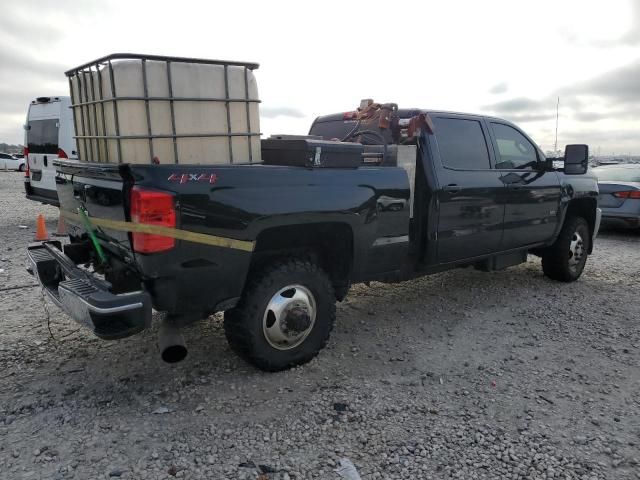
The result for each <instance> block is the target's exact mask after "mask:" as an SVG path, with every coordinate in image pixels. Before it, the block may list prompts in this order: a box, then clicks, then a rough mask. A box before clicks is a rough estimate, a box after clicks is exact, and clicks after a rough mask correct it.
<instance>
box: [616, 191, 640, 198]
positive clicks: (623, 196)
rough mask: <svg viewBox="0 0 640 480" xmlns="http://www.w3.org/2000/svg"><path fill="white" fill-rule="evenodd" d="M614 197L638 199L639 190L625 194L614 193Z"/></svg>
mask: <svg viewBox="0 0 640 480" xmlns="http://www.w3.org/2000/svg"><path fill="white" fill-rule="evenodd" d="M613 196H614V197H617V198H635V199H640V190H630V191H627V192H614V193H613Z"/></svg>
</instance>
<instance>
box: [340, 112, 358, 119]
mask: <svg viewBox="0 0 640 480" xmlns="http://www.w3.org/2000/svg"><path fill="white" fill-rule="evenodd" d="M342 118H343V120H355V119H356V118H358V112H344V113H343V114H342Z"/></svg>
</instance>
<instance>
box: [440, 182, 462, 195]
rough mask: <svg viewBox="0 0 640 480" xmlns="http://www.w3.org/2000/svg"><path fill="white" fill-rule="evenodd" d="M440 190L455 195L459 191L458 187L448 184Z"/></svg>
mask: <svg viewBox="0 0 640 480" xmlns="http://www.w3.org/2000/svg"><path fill="white" fill-rule="evenodd" d="M442 189H443V190H444V191H445V192H450V193H456V192H459V191H460V185H456V184H455V183H450V184H449V185H446V186H444V187H442Z"/></svg>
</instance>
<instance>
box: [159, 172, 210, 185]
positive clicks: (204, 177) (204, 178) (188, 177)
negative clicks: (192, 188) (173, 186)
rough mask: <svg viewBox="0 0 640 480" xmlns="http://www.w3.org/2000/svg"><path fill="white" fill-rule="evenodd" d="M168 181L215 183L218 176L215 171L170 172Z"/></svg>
mask: <svg viewBox="0 0 640 480" xmlns="http://www.w3.org/2000/svg"><path fill="white" fill-rule="evenodd" d="M167 180H169V181H170V182H178V183H187V182H207V183H216V182H217V181H218V176H217V175H216V174H215V173H172V174H171V175H170V176H169V178H167Z"/></svg>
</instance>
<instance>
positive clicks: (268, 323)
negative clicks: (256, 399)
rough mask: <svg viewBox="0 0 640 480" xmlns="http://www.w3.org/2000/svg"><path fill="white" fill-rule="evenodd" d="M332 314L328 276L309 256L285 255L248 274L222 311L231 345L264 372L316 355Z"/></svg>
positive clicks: (304, 360)
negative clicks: (246, 282) (244, 284)
mask: <svg viewBox="0 0 640 480" xmlns="http://www.w3.org/2000/svg"><path fill="white" fill-rule="evenodd" d="M335 318H336V308H335V294H334V291H333V287H332V285H331V282H330V280H329V277H328V275H327V274H326V273H325V272H324V271H323V270H322V269H321V268H320V267H318V266H317V265H315V264H314V263H313V262H311V261H309V260H301V259H290V260H283V261H280V262H276V263H273V264H271V265H269V266H267V267H265V268H264V269H263V270H262V271H260V272H259V273H257V274H256V275H255V276H254V278H252V279H251V280H250V282H249V285H248V286H247V288H246V290H245V292H244V294H243V296H242V299H241V300H240V302H239V303H238V305H237V306H236V307H235V308H234V309H232V310H228V311H226V312H225V314H224V331H225V334H226V337H227V340H228V341H229V345H230V346H231V348H232V349H233V350H234V351H236V352H237V353H238V354H239V355H240V356H242V357H243V358H245V359H246V360H248V361H249V362H250V363H252V364H253V365H255V366H256V367H258V368H260V369H261V370H267V371H278V370H284V369H287V368H290V367H294V366H296V365H301V364H303V363H306V362H308V361H309V360H311V359H312V358H313V357H315V356H316V355H317V354H318V352H319V351H320V350H321V349H322V348H323V347H324V346H325V345H326V343H327V341H328V339H329V335H330V333H331V330H332V329H333V325H334V323H335Z"/></svg>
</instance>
